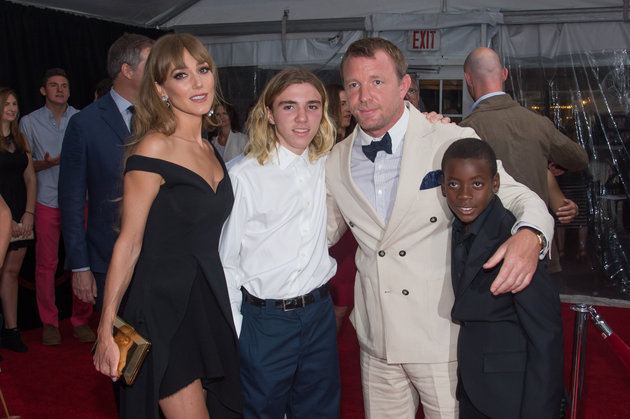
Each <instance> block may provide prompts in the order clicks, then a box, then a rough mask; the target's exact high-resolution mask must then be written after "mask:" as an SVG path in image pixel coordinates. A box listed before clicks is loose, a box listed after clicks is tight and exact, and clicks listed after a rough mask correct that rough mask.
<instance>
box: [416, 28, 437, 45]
mask: <svg viewBox="0 0 630 419" xmlns="http://www.w3.org/2000/svg"><path fill="white" fill-rule="evenodd" d="M439 48H440V41H439V33H438V31H437V30H436V29H425V30H415V31H410V32H409V49H411V50H436V49H439Z"/></svg>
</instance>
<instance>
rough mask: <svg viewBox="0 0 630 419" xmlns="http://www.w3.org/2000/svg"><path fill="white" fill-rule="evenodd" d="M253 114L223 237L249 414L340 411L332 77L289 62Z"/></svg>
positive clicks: (233, 173) (332, 414)
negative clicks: (330, 192) (330, 231)
mask: <svg viewBox="0 0 630 419" xmlns="http://www.w3.org/2000/svg"><path fill="white" fill-rule="evenodd" d="M250 121H251V122H250V126H249V136H250V141H249V143H248V144H247V147H246V148H245V157H244V158H242V159H241V160H239V161H238V162H236V163H234V164H233V165H232V167H231V168H230V178H231V180H232V185H233V188H234V199H235V202H234V208H233V210H232V213H231V215H230V218H229V219H228V221H227V222H226V224H225V226H224V228H223V234H222V237H221V242H220V252H221V260H222V262H223V267H224V270H225V276H226V280H227V284H228V291H229V293H230V301H231V304H232V311H233V315H234V320H235V325H236V329H237V331H239V332H240V347H241V380H242V384H243V396H244V413H245V417H246V418H250V417H256V418H273V419H281V418H283V417H284V415H286V417H288V418H318V419H319V418H331V419H333V418H338V417H339V398H340V380H339V366H338V364H339V363H338V359H337V330H336V326H335V314H334V309H333V303H332V300H331V298H330V295H329V292H328V285H327V282H328V280H329V279H330V278H331V277H332V276H333V275H334V274H335V270H336V264H335V261H334V259H332V258H331V257H330V256H329V255H328V244H327V240H326V187H325V179H324V166H325V160H326V157H325V156H326V152H327V151H328V150H330V148H331V147H332V145H333V143H334V140H335V133H334V127H333V124H332V123H331V121H330V120H329V119H328V116H327V98H326V93H325V89H324V85H323V84H322V83H321V82H320V81H319V80H318V79H317V77H316V76H315V75H314V74H313V73H311V72H310V71H308V70H305V69H297V68H288V69H285V70H283V71H282V72H280V73H279V74H277V75H276V76H275V77H274V78H273V79H271V81H270V82H269V84H267V87H266V88H265V90H264V91H263V93H262V96H261V97H260V99H259V101H258V103H257V104H256V106H255V108H254V110H253V112H252V117H251V120H250ZM241 324H242V325H241Z"/></svg>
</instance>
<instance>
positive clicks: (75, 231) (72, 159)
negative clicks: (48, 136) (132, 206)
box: [59, 93, 129, 273]
mask: <svg viewBox="0 0 630 419" xmlns="http://www.w3.org/2000/svg"><path fill="white" fill-rule="evenodd" d="M128 138H129V130H128V129H127V125H126V124H125V121H124V120H123V117H122V115H121V114H120V111H119V110H118V107H117V106H116V103H115V102H114V99H113V98H112V96H111V93H108V94H107V95H105V96H103V97H102V98H100V99H99V100H97V101H96V102H94V103H92V104H91V105H89V106H88V107H86V108H85V109H83V110H82V111H81V112H79V113H78V114H76V115H74V116H73V117H72V119H70V122H69V123H68V128H67V129H66V133H65V136H64V140H63V146H62V149H61V167H60V173H59V209H60V212H61V228H62V232H63V239H64V243H65V246H66V265H67V267H68V268H71V269H76V268H82V267H87V266H89V267H90V268H91V270H92V271H93V272H100V273H105V272H107V268H108V266H109V261H110V259H111V256H112V250H113V248H114V242H115V241H116V238H117V237H118V233H117V231H116V226H117V224H118V219H119V202H117V201H116V200H117V199H118V198H121V197H122V173H123V161H124V156H125V143H126V141H127V140H128ZM86 194H87V195H86ZM86 196H87V198H88V219H87V231H86V229H85V212H84V209H85V198H86Z"/></svg>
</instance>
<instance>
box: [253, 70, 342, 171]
mask: <svg viewBox="0 0 630 419" xmlns="http://www.w3.org/2000/svg"><path fill="white" fill-rule="evenodd" d="M301 83H309V84H310V85H312V86H313V87H314V88H315V90H317V92H318V93H319V95H320V96H321V97H322V120H321V122H320V123H319V128H318V130H317V133H316V134H315V137H314V138H313V141H311V143H310V144H309V146H308V157H309V160H310V161H311V162H313V161H315V160H317V159H319V158H320V157H323V156H324V155H325V154H326V153H327V152H328V151H329V150H330V149H331V148H332V146H333V145H334V144H335V127H334V125H333V123H332V121H331V119H330V117H329V116H328V96H327V95H326V89H325V88H324V84H323V83H322V82H321V81H320V80H319V79H318V78H317V76H316V75H315V74H313V73H312V72H311V71H310V70H307V69H305V68H295V67H289V68H285V69H284V70H282V71H281V72H279V73H278V74H276V75H275V76H274V77H273V78H272V79H271V80H270V81H269V83H267V86H266V87H265V89H264V90H263V92H262V94H261V95H260V98H259V99H258V103H256V106H255V107H254V109H253V110H252V114H251V116H250V117H249V142H248V143H247V145H246V146H245V150H244V153H245V155H246V156H247V157H249V158H255V159H257V160H258V163H260V164H261V165H264V164H265V163H267V162H268V161H269V160H270V159H271V154H272V152H273V150H275V149H276V142H277V137H276V132H275V129H274V126H273V125H272V124H271V123H270V122H269V118H268V113H269V112H270V110H271V109H272V108H273V102H274V100H276V98H277V97H278V96H280V94H281V93H282V92H284V90H285V89H286V88H288V87H289V86H291V85H293V84H301Z"/></svg>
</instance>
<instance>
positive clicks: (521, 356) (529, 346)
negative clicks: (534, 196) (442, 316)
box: [442, 138, 564, 419]
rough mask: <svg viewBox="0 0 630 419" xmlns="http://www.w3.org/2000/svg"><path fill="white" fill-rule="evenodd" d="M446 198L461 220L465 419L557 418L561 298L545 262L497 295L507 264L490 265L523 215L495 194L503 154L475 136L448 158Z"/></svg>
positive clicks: (456, 285)
mask: <svg viewBox="0 0 630 419" xmlns="http://www.w3.org/2000/svg"><path fill="white" fill-rule="evenodd" d="M442 171H443V178H442V195H444V196H445V197H446V200H447V202H448V206H449V208H450V209H451V211H452V212H453V214H454V215H455V217H456V219H455V220H454V221H453V232H452V248H451V272H452V281H453V290H454V292H455V303H454V305H453V309H452V312H451V316H452V318H453V320H455V321H457V322H459V324H460V330H459V342H458V348H457V359H458V368H457V375H458V384H457V391H456V395H457V399H458V400H459V412H460V418H488V417H492V418H499V417H504V418H519V417H520V418H537V419H540V418H557V417H558V415H559V413H560V403H561V399H562V396H563V391H564V390H563V378H562V372H563V360H562V356H563V348H562V319H561V317H560V299H559V296H558V291H557V289H556V288H555V286H554V284H553V281H552V280H551V278H550V277H549V275H548V274H547V271H546V269H545V262H543V261H541V262H539V263H538V269H537V270H536V273H535V274H534V277H533V279H532V281H531V283H530V285H529V286H528V287H527V288H525V289H524V290H522V291H520V292H518V293H515V294H511V293H506V294H500V295H493V294H492V293H491V292H490V285H491V284H492V282H493V281H494V280H495V279H496V276H497V273H498V271H499V268H500V266H495V267H493V268H490V269H483V268H482V265H483V264H484V262H485V261H486V260H487V259H488V258H489V257H490V255H492V254H493V253H494V252H495V251H496V249H497V248H498V247H499V246H501V245H502V244H503V242H505V241H506V240H507V239H508V238H509V237H510V236H511V229H512V226H513V225H514V222H515V218H514V216H513V215H512V213H511V212H509V211H508V210H506V209H505V208H504V207H503V205H502V204H501V200H500V199H499V197H497V196H496V195H495V194H496V193H497V192H498V190H499V175H498V173H497V164H496V156H495V154H494V151H493V150H492V148H491V147H490V146H489V145H488V144H487V143H486V142H483V141H479V140H478V139H475V138H465V139H462V140H458V141H456V142H454V143H453V144H451V145H450V146H449V148H448V149H447V150H446V152H445V153H444V157H443V158H442Z"/></svg>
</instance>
